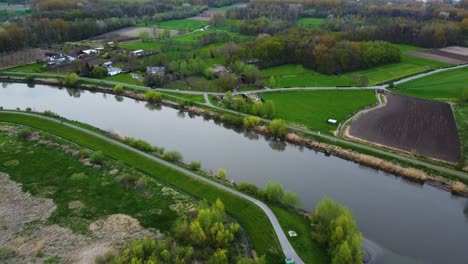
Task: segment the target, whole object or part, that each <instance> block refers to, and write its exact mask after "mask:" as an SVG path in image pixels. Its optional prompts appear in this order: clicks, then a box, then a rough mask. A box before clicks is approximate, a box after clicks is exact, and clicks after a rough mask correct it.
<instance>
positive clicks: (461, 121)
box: [453, 103, 468, 165]
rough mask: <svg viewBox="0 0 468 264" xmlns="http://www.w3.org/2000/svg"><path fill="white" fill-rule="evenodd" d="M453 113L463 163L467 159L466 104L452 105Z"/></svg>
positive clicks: (467, 111) (467, 124)
mask: <svg viewBox="0 0 468 264" xmlns="http://www.w3.org/2000/svg"><path fill="white" fill-rule="evenodd" d="M453 113H454V115H455V120H456V121H457V128H458V135H459V137H460V143H461V149H462V155H463V159H464V161H465V162H464V164H465V165H466V161H467V159H468V104H467V103H462V104H457V105H455V106H453Z"/></svg>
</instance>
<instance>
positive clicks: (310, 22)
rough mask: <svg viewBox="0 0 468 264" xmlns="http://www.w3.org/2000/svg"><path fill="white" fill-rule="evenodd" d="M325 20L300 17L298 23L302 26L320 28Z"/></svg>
mask: <svg viewBox="0 0 468 264" xmlns="http://www.w3.org/2000/svg"><path fill="white" fill-rule="evenodd" d="M323 20H324V19H323V18H300V19H298V20H297V22H296V24H297V25H298V26H299V27H302V28H319V27H320V25H321V24H322V23H323Z"/></svg>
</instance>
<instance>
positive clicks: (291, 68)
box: [261, 64, 353, 88]
mask: <svg viewBox="0 0 468 264" xmlns="http://www.w3.org/2000/svg"><path fill="white" fill-rule="evenodd" d="M261 72H262V78H263V81H264V82H265V84H266V85H267V86H269V85H270V84H269V79H270V77H271V76H274V78H275V85H274V86H273V87H270V88H288V87H335V86H352V85H353V84H352V82H351V81H349V80H347V79H345V78H342V77H341V76H332V75H325V74H320V73H317V72H314V71H312V70H310V69H306V68H304V67H302V66H301V65H293V64H286V65H281V66H276V67H270V68H266V69H263V70H262V71H261Z"/></svg>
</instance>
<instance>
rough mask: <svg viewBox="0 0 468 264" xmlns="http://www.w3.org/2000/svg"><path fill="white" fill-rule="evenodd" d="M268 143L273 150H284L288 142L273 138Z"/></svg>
mask: <svg viewBox="0 0 468 264" xmlns="http://www.w3.org/2000/svg"><path fill="white" fill-rule="evenodd" d="M268 145H269V146H270V148H271V149H272V150H276V151H280V152H282V151H284V150H285V149H286V146H287V145H286V142H284V141H281V140H271V141H270V143H268Z"/></svg>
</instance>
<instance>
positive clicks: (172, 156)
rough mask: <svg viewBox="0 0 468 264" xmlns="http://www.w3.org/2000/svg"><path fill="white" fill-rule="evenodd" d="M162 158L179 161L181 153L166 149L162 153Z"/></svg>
mask: <svg viewBox="0 0 468 264" xmlns="http://www.w3.org/2000/svg"><path fill="white" fill-rule="evenodd" d="M164 159H165V160H167V161H171V162H176V161H181V160H182V154H180V152H177V151H168V152H166V153H165V154H164Z"/></svg>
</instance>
